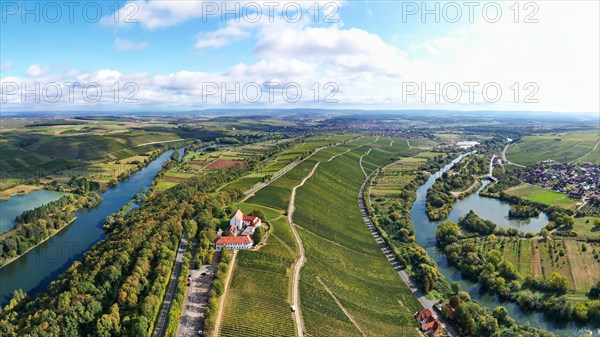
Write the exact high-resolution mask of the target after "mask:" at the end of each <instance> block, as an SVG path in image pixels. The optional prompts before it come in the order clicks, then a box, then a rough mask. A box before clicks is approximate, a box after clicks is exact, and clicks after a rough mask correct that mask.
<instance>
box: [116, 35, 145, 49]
mask: <svg viewBox="0 0 600 337" xmlns="http://www.w3.org/2000/svg"><path fill="white" fill-rule="evenodd" d="M149 45H150V44H149V43H148V42H146V41H143V42H133V41H131V40H128V39H124V38H120V37H118V36H117V37H116V38H115V44H114V46H113V49H114V50H117V51H141V50H144V49H146V48H148V46H149Z"/></svg>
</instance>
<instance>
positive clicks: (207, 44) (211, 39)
mask: <svg viewBox="0 0 600 337" xmlns="http://www.w3.org/2000/svg"><path fill="white" fill-rule="evenodd" d="M249 35H250V32H249V30H244V28H243V27H242V26H241V25H237V24H228V25H227V26H225V27H223V28H220V29H217V30H215V31H213V32H208V33H203V34H201V35H200V37H199V38H198V40H197V42H196V45H195V47H196V48H198V49H202V48H211V47H212V48H220V47H223V46H225V45H228V44H229V43H230V42H231V41H232V40H234V39H240V38H245V37H248V36H249Z"/></svg>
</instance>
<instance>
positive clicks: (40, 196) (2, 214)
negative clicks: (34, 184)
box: [0, 190, 65, 233]
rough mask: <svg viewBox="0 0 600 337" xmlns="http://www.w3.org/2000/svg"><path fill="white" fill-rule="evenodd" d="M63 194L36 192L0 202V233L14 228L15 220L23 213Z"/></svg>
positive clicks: (44, 191)
mask: <svg viewBox="0 0 600 337" xmlns="http://www.w3.org/2000/svg"><path fill="white" fill-rule="evenodd" d="M64 194H65V193H63V192H55V191H46V190H38V191H33V192H31V193H29V194H25V195H15V196H13V197H11V198H10V199H9V200H6V201H2V202H0V233H4V232H8V231H9V230H10V229H12V228H13V227H15V218H16V217H17V216H19V215H21V213H23V212H24V211H27V210H30V209H34V208H36V207H39V206H42V205H44V204H47V203H49V202H50V201H54V200H58V199H60V197H61V196H63V195H64Z"/></svg>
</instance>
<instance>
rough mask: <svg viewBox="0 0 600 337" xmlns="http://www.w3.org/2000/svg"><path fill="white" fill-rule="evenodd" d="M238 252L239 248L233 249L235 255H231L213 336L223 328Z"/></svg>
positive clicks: (216, 336)
mask: <svg viewBox="0 0 600 337" xmlns="http://www.w3.org/2000/svg"><path fill="white" fill-rule="evenodd" d="M237 253H238V251H237V250H234V251H233V256H232V257H231V262H230V263H229V269H228V270H227V278H226V279H225V289H224V290H223V295H222V296H221V301H220V302H219V311H218V312H217V319H216V320H215V330H214V331H213V337H218V336H219V333H220V330H221V317H222V316H223V307H224V306H225V297H226V296H227V289H228V288H229V284H230V283H231V274H232V273H233V268H234V267H235V258H236V257H237Z"/></svg>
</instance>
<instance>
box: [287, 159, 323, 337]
mask: <svg viewBox="0 0 600 337" xmlns="http://www.w3.org/2000/svg"><path fill="white" fill-rule="evenodd" d="M320 163H321V162H317V163H316V164H315V166H313V168H312V170H311V171H310V173H309V174H308V175H307V176H306V177H304V179H302V182H300V184H298V185H297V186H295V187H294V188H293V189H292V195H291V197H290V203H289V205H288V211H287V214H288V223H289V224H290V227H291V229H292V233H293V234H294V238H295V239H296V244H297V245H298V253H299V255H300V256H299V257H298V261H296V264H295V265H294V274H293V276H292V301H293V302H292V305H293V306H294V307H295V308H296V311H295V312H294V321H295V322H296V332H297V334H298V337H302V336H304V321H303V319H302V310H301V308H300V290H299V288H300V268H302V265H303V264H304V261H305V256H304V246H303V245H302V240H301V239H300V235H298V231H296V226H294V222H293V219H292V216H293V215H294V210H295V209H296V206H295V205H294V203H295V201H296V190H297V189H298V187H300V186H302V185H304V183H305V182H306V181H307V180H308V179H309V178H310V177H312V175H313V174H314V173H315V171H316V170H317V167H319V164H320Z"/></svg>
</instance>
